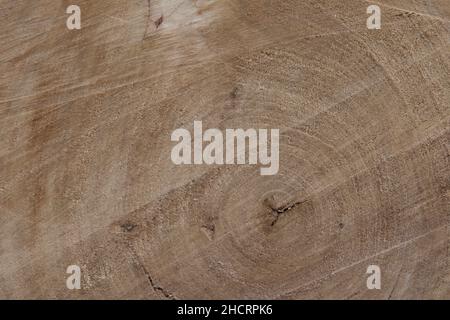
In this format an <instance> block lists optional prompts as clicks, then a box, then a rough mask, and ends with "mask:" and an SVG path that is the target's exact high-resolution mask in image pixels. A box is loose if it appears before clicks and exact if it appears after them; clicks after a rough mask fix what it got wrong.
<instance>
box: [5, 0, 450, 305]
mask: <svg viewBox="0 0 450 320" xmlns="http://www.w3.org/2000/svg"><path fill="white" fill-rule="evenodd" d="M372 3H373V4H378V5H380V7H381V8H382V29H381V30H376V31H374V30H368V29H367V28H366V19H367V16H368V15H367V14H366V8H367V6H368V5H370V4H372ZM70 4H77V5H79V6H80V7H81V10H82V29H81V30H80V31H69V30H68V29H67V28H66V19H67V16H68V15H67V14H66V13H65V11H66V8H67V6H69V5H70ZM161 16H162V17H163V19H161V20H159V19H160V17H161ZM449 20H450V2H449V1H448V0H428V1H426V0H379V1H363V0H308V1H303V0H295V1H294V0H284V1H273V0H260V1H257V0H251V1H250V0H224V1H219V0H217V1H215V0H211V1H208V0H199V1H192V0H185V1H182V0H167V1H163V0H159V1H156V0H150V1H147V0H127V1H123V0H108V1H107V0H95V1H94V0H89V1H88V0H76V1H66V0H64V1H57V0H35V1H31V0H0V30H1V33H0V43H1V47H0V52H1V54H0V60H1V63H0V136H1V139H0V298H8V299H11V298H82V299H86V298H96V299H102V298H121V299H126V298H148V299H166V298H176V299H183V298H201V299H207V298H287V299H304V298H338V299H358V298H368V299H387V298H392V299H408V298H419V299H423V298H446V299H449V298H450V269H449V243H450V233H449V228H450V225H449V223H450V216H449V215H450V205H449V196H450V173H449V134H450V131H449V123H450V122H449V119H450V118H449V116H450V50H449V49H450V45H449V37H450V22H449ZM155 22H156V23H155ZM194 120H203V123H204V125H205V126H208V127H217V128H221V129H225V128H249V127H250V128H280V131H281V140H280V143H281V146H280V172H279V174H278V175H276V176H269V177H262V176H260V175H259V170H258V168H256V167H254V166H216V167H211V166H181V167H177V166H175V165H173V164H172V162H171V160H170V150H171V148H172V146H173V144H172V142H171V141H170V134H171V132H172V131H173V130H175V129H176V128H179V127H186V128H191V127H192V124H193V121H194ZM267 199H270V201H267ZM269 202H270V203H271V206H273V207H274V208H275V207H283V206H285V205H286V204H288V203H296V202H300V204H298V205H296V206H294V207H293V208H292V209H291V210H289V211H287V212H285V213H284V214H282V215H280V216H279V217H278V220H277V222H276V223H275V224H273V225H272V222H273V219H274V216H273V210H272V209H271V208H270V207H269V206H268V205H267V204H268V203H269ZM71 264H78V265H80V266H81V268H82V290H79V291H70V290H67V289H66V286H65V280H66V277H67V274H66V273H65V271H66V268H67V266H68V265H71ZM370 264H377V265H379V266H380V267H381V269H382V289H381V290H371V291H369V290H367V288H366V278H367V275H366V274H365V272H366V268H367V266H368V265H370Z"/></svg>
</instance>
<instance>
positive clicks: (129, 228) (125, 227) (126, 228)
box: [120, 222, 137, 232]
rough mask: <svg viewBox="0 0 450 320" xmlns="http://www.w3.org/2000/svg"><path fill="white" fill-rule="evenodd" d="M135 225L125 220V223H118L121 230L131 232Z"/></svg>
mask: <svg viewBox="0 0 450 320" xmlns="http://www.w3.org/2000/svg"><path fill="white" fill-rule="evenodd" d="M136 227H137V225H135V224H133V223H131V222H126V223H124V224H122V225H120V228H121V229H122V231H123V232H131V231H133V230H134V228H136Z"/></svg>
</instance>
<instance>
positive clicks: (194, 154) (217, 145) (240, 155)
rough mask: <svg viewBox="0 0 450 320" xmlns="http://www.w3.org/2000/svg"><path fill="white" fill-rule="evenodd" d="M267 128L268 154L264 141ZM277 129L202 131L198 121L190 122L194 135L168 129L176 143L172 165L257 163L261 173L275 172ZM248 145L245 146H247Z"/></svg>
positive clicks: (277, 146) (278, 133)
mask: <svg viewBox="0 0 450 320" xmlns="http://www.w3.org/2000/svg"><path fill="white" fill-rule="evenodd" d="M269 131H270V153H269V151H268V148H269V147H268V142H269V141H268V140H269ZM279 137H280V132H279V129H270V130H268V129H259V130H256V129H247V130H244V129H226V130H225V134H224V133H222V131H220V130H219V129H208V130H206V131H205V132H203V124H202V121H194V137H193V139H192V137H191V133H190V132H189V131H188V130H186V129H184V128H179V129H176V130H175V131H173V132H172V136H171V140H172V141H174V142H178V144H176V145H175V146H174V147H173V148H172V153H171V159H172V162H173V163H174V164H176V165H189V164H195V165H200V164H208V165H211V164H217V165H223V164H227V165H231V164H250V165H256V164H258V163H259V164H260V165H263V166H266V167H262V168H260V172H261V175H263V176H266V175H275V174H277V173H278V170H279ZM247 146H248V148H247Z"/></svg>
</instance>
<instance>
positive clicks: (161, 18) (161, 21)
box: [155, 15, 164, 29]
mask: <svg viewBox="0 0 450 320" xmlns="http://www.w3.org/2000/svg"><path fill="white" fill-rule="evenodd" d="M163 21H164V16H163V15H161V17H159V19H158V20H156V21H155V27H156V29H158V28H159V26H160V25H161V24H162V23H163Z"/></svg>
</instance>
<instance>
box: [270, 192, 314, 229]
mask: <svg viewBox="0 0 450 320" xmlns="http://www.w3.org/2000/svg"><path fill="white" fill-rule="evenodd" d="M306 201H307V200H303V201H297V202H294V203H291V204H288V205H286V206H283V207H280V208H274V207H273V206H272V205H271V204H270V201H269V200H268V199H266V200H264V203H265V204H266V205H267V206H268V207H269V208H270V210H272V214H273V215H274V219H273V221H272V223H271V224H270V226H272V227H273V226H274V225H275V224H276V223H277V222H278V219H279V218H280V217H281V216H282V215H283V214H285V213H286V212H288V211H290V210H292V209H294V208H295V207H297V206H299V205H301V204H302V203H305V202H306Z"/></svg>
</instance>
